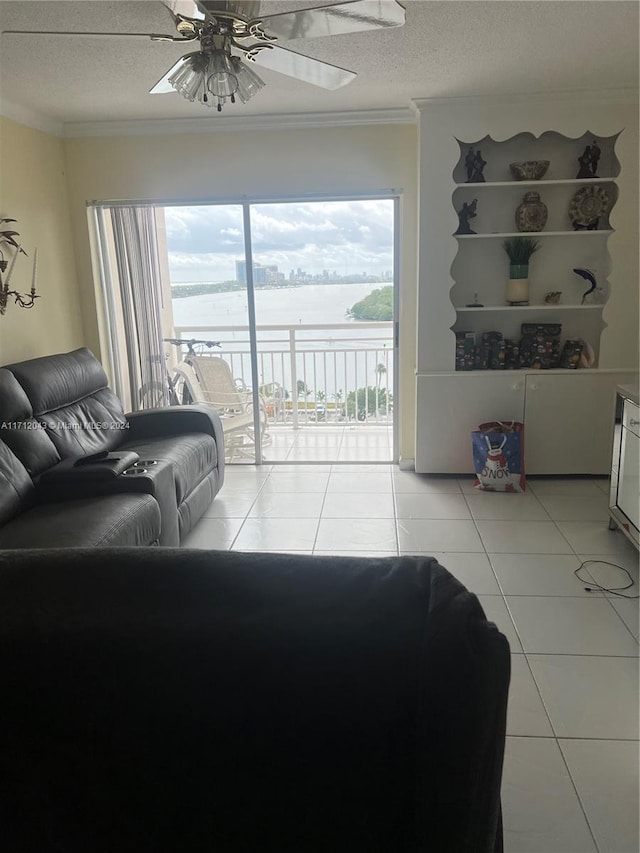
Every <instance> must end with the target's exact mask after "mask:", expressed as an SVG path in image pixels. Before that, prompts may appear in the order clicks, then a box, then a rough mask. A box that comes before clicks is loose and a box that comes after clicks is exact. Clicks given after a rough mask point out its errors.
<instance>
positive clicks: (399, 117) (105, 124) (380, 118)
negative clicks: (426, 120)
mask: <svg viewBox="0 0 640 853" xmlns="http://www.w3.org/2000/svg"><path fill="white" fill-rule="evenodd" d="M415 123H416V114H415V112H414V111H413V110H412V109H411V108H410V107H401V108H398V109H386V110H356V111H354V112H334V113H286V114H283V115H255V116H242V117H237V116H236V117H234V116H232V117H231V118H228V117H224V118H223V117H221V116H214V117H209V116H207V117H203V118H189V119H181V118H171V119H134V120H131V121H92V122H68V123H66V124H65V125H64V128H63V135H64V136H65V137H67V138H75V137H84V136H154V135H160V134H163V135H164V134H173V133H220V132H225V131H240V130H298V129H301V128H302V129H304V128H325V127H354V126H358V125H381V124H415Z"/></svg>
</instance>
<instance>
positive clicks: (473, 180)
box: [464, 146, 487, 184]
mask: <svg viewBox="0 0 640 853" xmlns="http://www.w3.org/2000/svg"><path fill="white" fill-rule="evenodd" d="M486 165H487V161H486V160H483V159H482V154H481V153H480V149H479V148H478V150H477V151H474V150H473V148H472V147H471V146H469V149H468V151H467V156H466V157H465V158H464V166H465V169H466V170H467V183H468V184H483V183H485V179H484V175H483V174H482V172H483V169H484V167H485V166H486Z"/></svg>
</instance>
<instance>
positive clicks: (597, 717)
mask: <svg viewBox="0 0 640 853" xmlns="http://www.w3.org/2000/svg"><path fill="white" fill-rule="evenodd" d="M527 659H528V661H529V665H530V667H531V671H532V672H533V677H534V678H535V680H536V684H537V685H538V688H539V690H540V694H541V695H542V700H543V702H544V705H545V707H546V709H547V713H548V715H549V719H550V720H551V725H552V726H553V729H554V731H555V733H556V736H557V737H577V738H606V739H614V740H624V739H626V740H637V739H638V661H637V659H634V658H621V657H594V656H589V655H535V654H533V655H532V654H528V655H527Z"/></svg>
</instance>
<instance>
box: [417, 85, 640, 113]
mask: <svg viewBox="0 0 640 853" xmlns="http://www.w3.org/2000/svg"><path fill="white" fill-rule="evenodd" d="M525 101H526V102H527V103H531V102H534V103H535V102H541V103H550V102H555V103H567V102H570V103H573V104H575V103H581V104H593V103H604V104H632V105H634V106H637V105H638V89H594V90H591V89H579V90H575V91H570V90H563V91H558V92H531V93H519V94H516V93H514V94H511V95H507V94H500V95H462V96H460V97H455V96H453V97H448V98H414V100H412V101H411V107H412V108H413V110H414V111H415V112H416V113H420V112H421V110H423V109H430V108H431V107H437V106H443V107H444V106H465V105H474V106H476V107H477V106H478V105H480V104H487V105H495V106H501V105H513V104H519V103H520V104H521V103H523V102H525Z"/></svg>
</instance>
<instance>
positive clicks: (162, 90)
mask: <svg viewBox="0 0 640 853" xmlns="http://www.w3.org/2000/svg"><path fill="white" fill-rule="evenodd" d="M198 53H200V51H199V50H195V51H193V53H187V54H185V55H184V56H181V57H180V59H179V60H178V61H177V62H176V63H174V64H173V65H172V66H171V68H170V69H169V70H168V71H167V73H166V74H164V75H163V76H162V77H161V78H160V79H159V80H158V82H157V83H156V85H155V86H154V87H153V88H152V89H149V94H150V95H168V94H170V93H171V92H175V91H176V90H175V89H174V88H173V86H172V85H171V83H169V77H172V76H173V75H174V74H175V73H176V71H177V70H178V68H180V67H181V66H182V65H184V63H185V62H186V61H187V60H188V59H189V57H190V56H195V55H196V54H198Z"/></svg>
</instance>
